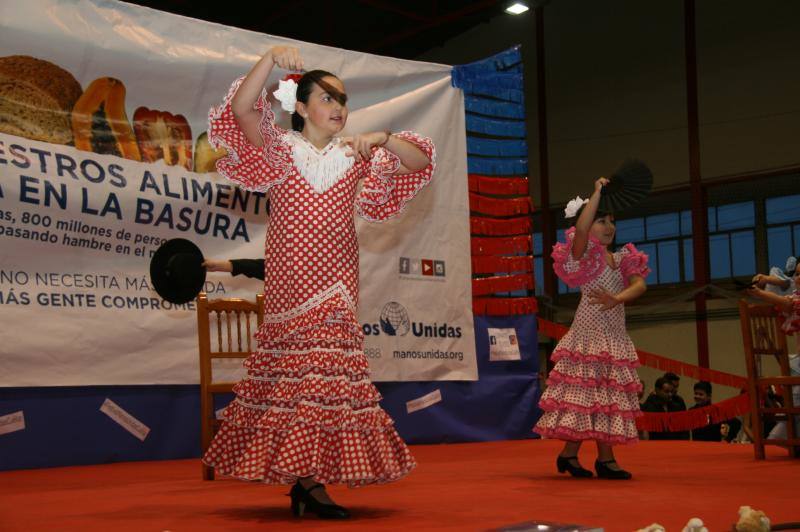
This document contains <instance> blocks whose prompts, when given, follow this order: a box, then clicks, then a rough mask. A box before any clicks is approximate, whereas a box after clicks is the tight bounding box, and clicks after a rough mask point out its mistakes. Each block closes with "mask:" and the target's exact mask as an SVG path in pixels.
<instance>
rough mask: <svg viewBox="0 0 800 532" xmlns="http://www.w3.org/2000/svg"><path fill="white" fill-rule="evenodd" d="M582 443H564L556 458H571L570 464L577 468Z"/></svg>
mask: <svg viewBox="0 0 800 532" xmlns="http://www.w3.org/2000/svg"><path fill="white" fill-rule="evenodd" d="M581 443H583V442H582V441H565V442H564V448H563V449H561V452H560V453H558V456H559V457H561V458H572V460H570V463H571V464H572V465H574V466H579V465H580V464H578V451H579V450H580V448H581Z"/></svg>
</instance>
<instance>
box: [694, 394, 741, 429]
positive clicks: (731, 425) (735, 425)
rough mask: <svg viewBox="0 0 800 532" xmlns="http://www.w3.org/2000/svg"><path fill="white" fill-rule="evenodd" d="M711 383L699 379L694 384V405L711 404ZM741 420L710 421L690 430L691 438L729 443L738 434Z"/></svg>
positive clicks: (698, 406) (695, 406)
mask: <svg viewBox="0 0 800 532" xmlns="http://www.w3.org/2000/svg"><path fill="white" fill-rule="evenodd" d="M711 389H712V388H711V383H710V382H706V381H700V382H698V383H696V384H695V385H694V403H695V404H694V406H693V407H692V408H691V410H694V409H695V408H702V407H704V406H708V405H710V404H711ZM741 427H742V422H741V421H739V420H738V419H736V418H733V419H728V420H725V421H723V422H721V423H711V424H709V425H707V426H705V427H700V428H696V429H694V430H693V431H692V439H693V440H695V441H722V440H725V441H726V442H728V443H730V442H731V441H733V439H734V438H736V436H737V435H738V434H739V429H741Z"/></svg>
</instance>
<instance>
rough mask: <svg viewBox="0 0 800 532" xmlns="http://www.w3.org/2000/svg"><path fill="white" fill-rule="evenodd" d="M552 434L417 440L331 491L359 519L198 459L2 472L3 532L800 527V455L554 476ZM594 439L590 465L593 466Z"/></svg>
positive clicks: (658, 456) (741, 455)
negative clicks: (295, 500) (208, 472)
mask: <svg viewBox="0 0 800 532" xmlns="http://www.w3.org/2000/svg"><path fill="white" fill-rule="evenodd" d="M558 448H559V443H558V442H556V441H537V440H528V441H512V442H494V443H475V444H459V445H426V446H414V447H413V448H412V451H413V452H414V454H415V456H416V457H417V460H418V461H419V467H418V468H417V470H415V471H414V472H413V473H412V474H411V475H410V476H409V477H408V478H406V479H405V480H403V481H401V482H398V483H395V484H390V485H385V486H374V487H366V488H359V489H348V488H342V487H333V488H332V489H331V493H332V495H333V496H334V498H335V499H336V500H337V502H339V503H340V504H342V505H344V506H347V507H348V508H350V510H351V511H352V512H353V514H354V518H353V519H351V520H350V521H347V522H338V523H334V522H325V521H319V520H317V519H316V518H304V519H294V518H292V517H291V515H290V513H289V499H288V497H285V496H284V495H285V493H287V491H288V489H287V488H284V487H276V486H263V485H260V484H254V483H244V482H239V481H234V480H229V479H227V480H217V481H213V482H204V481H202V480H200V465H199V461H198V460H177V461H166V462H128V463H121V464H111V465H99V466H87V467H64V468H53V469H39V470H26V471H11V472H5V473H0V530H2V531H17V530H19V531H22V530H24V531H31V530H58V531H61V530H80V531H90V530H92V531H94V530H102V531H118V530H119V531H121V530H135V531H148V530H153V531H167V530H168V531H172V532H182V531H197V530H221V531H227V530H404V529H405V530H408V531H414V532H417V531H420V530H488V529H494V528H498V527H503V526H507V525H513V524H518V523H522V522H527V521H532V520H549V521H557V522H573V523H580V524H585V525H595V526H602V527H604V528H605V529H606V530H609V531H616V530H624V531H631V530H635V529H637V528H639V527H643V526H645V525H648V524H650V523H652V522H654V521H657V522H659V523H661V524H663V525H665V526H666V527H667V530H670V531H672V530H675V531H680V530H681V528H682V527H683V526H684V525H685V524H686V522H687V521H688V520H689V518H691V517H695V516H697V517H700V518H702V519H703V520H704V521H705V523H706V525H707V526H708V528H709V530H711V531H712V532H713V531H720V530H730V527H731V525H732V524H733V523H734V522H735V521H736V519H737V510H738V508H739V506H741V505H749V506H752V507H754V508H757V509H761V510H764V511H765V512H766V513H767V515H768V516H769V517H770V518H771V519H772V521H773V522H785V521H800V503H798V499H799V498H798V493H800V492H798V484H800V461H799V460H792V459H791V458H788V454H787V453H786V451H784V450H783V449H778V448H770V449H768V453H767V454H768V459H767V460H766V461H756V460H755V459H754V458H753V452H752V447H750V446H749V445H726V444H716V443H694V442H642V443H639V444H638V445H634V446H632V447H621V448H619V449H618V452H617V457H618V458H619V460H620V463H621V464H623V465H624V466H625V467H627V468H628V469H629V470H631V471H632V472H633V473H634V475H635V478H634V480H632V481H628V482H624V481H623V482H620V481H605V480H598V479H581V480H578V479H572V478H569V477H567V476H565V475H558V474H557V473H556V471H555V455H556V453H557V450H558ZM594 451H595V450H594V447H593V446H586V448H585V449H584V450H583V451H582V454H581V460H582V462H583V464H584V465H587V466H588V465H590V464H591V463H592V462H593V460H594Z"/></svg>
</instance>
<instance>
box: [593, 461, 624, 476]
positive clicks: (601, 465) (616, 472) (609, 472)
mask: <svg viewBox="0 0 800 532" xmlns="http://www.w3.org/2000/svg"><path fill="white" fill-rule="evenodd" d="M616 462H617V461H616V460H606V461H605V462H601V461H600V460H595V462H594V470H595V471H597V477H598V478H607V479H611V480H630V479H632V478H633V475H631V474H630V473H629V472H628V471H625V470H624V469H611V468H610V467H608V465H607V464H614V463H616Z"/></svg>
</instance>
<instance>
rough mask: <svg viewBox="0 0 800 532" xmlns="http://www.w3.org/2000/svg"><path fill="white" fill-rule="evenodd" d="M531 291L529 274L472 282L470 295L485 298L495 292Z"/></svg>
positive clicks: (486, 278) (531, 282)
mask: <svg viewBox="0 0 800 532" xmlns="http://www.w3.org/2000/svg"><path fill="white" fill-rule="evenodd" d="M526 289H527V290H533V276H532V275H529V274H519V275H498V276H495V277H483V278H481V279H473V280H472V295H473V296H485V295H488V294H494V293H495V292H513V291H515V290H526Z"/></svg>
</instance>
